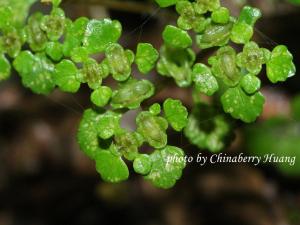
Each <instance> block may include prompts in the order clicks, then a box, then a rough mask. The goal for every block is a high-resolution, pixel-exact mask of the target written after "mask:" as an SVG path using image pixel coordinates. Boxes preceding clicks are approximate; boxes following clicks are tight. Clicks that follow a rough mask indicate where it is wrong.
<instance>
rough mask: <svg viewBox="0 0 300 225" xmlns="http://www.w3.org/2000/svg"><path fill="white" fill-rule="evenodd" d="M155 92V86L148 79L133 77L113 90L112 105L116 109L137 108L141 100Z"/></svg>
mask: <svg viewBox="0 0 300 225" xmlns="http://www.w3.org/2000/svg"><path fill="white" fill-rule="evenodd" d="M153 94H154V86H153V84H152V83H151V82H150V81H148V80H135V79H131V80H128V81H127V82H125V83H122V84H120V85H119V89H117V90H115V91H114V92H113V96H112V100H111V106H112V107H113V108H115V109H119V108H129V109H136V108H138V107H139V106H140V104H141V102H142V101H144V100H145V99H148V98H149V97H151V96H152V95H153Z"/></svg>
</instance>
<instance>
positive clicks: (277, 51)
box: [267, 45, 296, 83]
mask: <svg viewBox="0 0 300 225" xmlns="http://www.w3.org/2000/svg"><path fill="white" fill-rule="evenodd" d="M295 73H296V67H295V65H294V63H293V55H292V54H291V53H290V52H289V50H288V49H287V47H286V46H284V45H279V46H277V47H275V48H274V49H273V51H272V54H271V58H270V60H269V61H268V62H267V76H268V78H269V80H270V81H271V82H272V83H277V82H279V81H285V80H286V79H287V78H289V77H292V76H294V75H295Z"/></svg>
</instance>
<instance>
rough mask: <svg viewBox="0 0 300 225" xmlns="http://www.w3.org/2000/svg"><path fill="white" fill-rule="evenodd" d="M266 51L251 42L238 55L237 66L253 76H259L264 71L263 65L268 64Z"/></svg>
mask: <svg viewBox="0 0 300 225" xmlns="http://www.w3.org/2000/svg"><path fill="white" fill-rule="evenodd" d="M265 54H268V53H267V52H266V50H264V49H262V48H259V46H258V45H257V44H256V43H255V42H253V41H251V42H248V43H247V44H245V46H244V48H243V52H242V53H239V54H238V55H237V65H238V66H239V67H241V68H245V69H247V70H248V72H250V73H251V74H254V75H257V74H259V73H260V71H261V69H262V64H264V63H265V62H266V56H265Z"/></svg>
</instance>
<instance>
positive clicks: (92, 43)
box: [83, 19, 122, 53]
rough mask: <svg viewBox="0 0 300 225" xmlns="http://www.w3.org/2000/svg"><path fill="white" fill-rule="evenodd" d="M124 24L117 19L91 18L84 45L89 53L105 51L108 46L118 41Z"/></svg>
mask: <svg viewBox="0 0 300 225" xmlns="http://www.w3.org/2000/svg"><path fill="white" fill-rule="evenodd" d="M121 32H122V26H121V24H120V22H119V21H117V20H110V19H102V20H90V21H89V22H88V24H87V27H86V31H85V35H84V39H83V46H84V47H86V48H87V50H88V51H89V53H97V52H104V51H105V49H106V47H107V46H108V45H109V44H111V43H115V42H117V41H118V39H119V38H120V36H121Z"/></svg>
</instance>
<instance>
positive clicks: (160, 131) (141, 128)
mask: <svg viewBox="0 0 300 225" xmlns="http://www.w3.org/2000/svg"><path fill="white" fill-rule="evenodd" d="M136 124H137V132H138V133H140V134H141V135H142V136H143V137H144V139H145V140H146V141H147V142H148V143H149V145H151V146H153V147H154V148H163V147H164V146H166V144H167V138H168V137H167V134H166V130H167V128H168V122H167V121H166V120H165V119H164V118H163V117H160V116H154V115H152V114H151V113H150V112H141V113H139V115H138V116H137V117H136Z"/></svg>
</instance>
